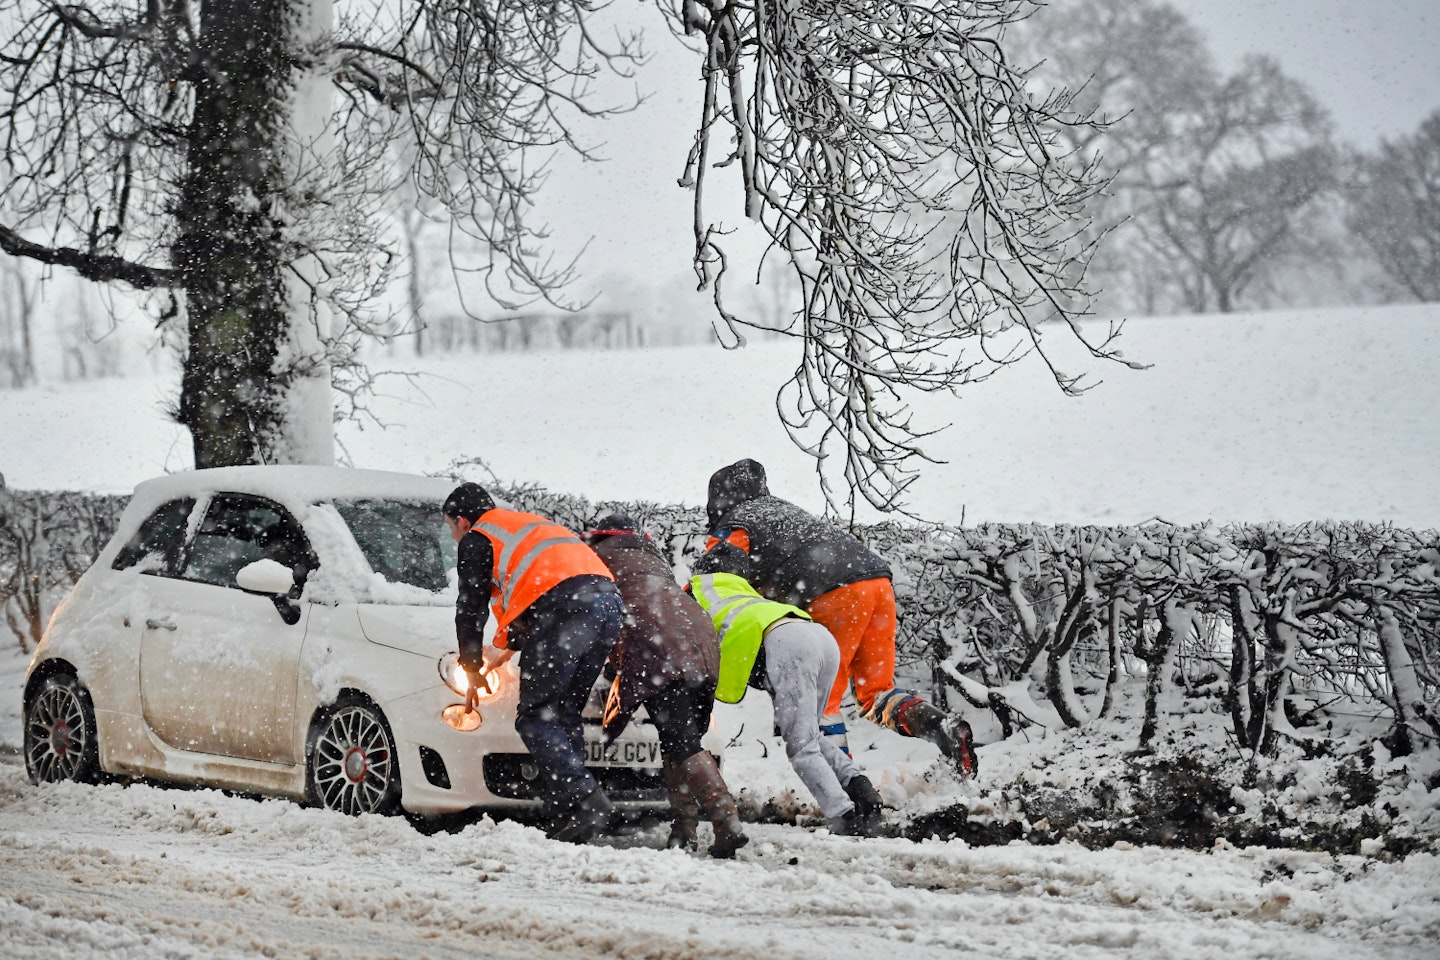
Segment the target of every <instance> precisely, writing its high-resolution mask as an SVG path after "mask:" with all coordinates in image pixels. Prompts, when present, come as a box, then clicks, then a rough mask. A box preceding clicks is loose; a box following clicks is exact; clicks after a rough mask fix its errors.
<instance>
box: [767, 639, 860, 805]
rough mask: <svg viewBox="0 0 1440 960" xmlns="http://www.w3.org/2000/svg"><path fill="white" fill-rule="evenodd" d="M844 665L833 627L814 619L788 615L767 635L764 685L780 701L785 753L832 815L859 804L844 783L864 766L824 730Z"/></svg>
mask: <svg viewBox="0 0 1440 960" xmlns="http://www.w3.org/2000/svg"><path fill="white" fill-rule="evenodd" d="M839 669H840V647H839V646H838V645H837V644H836V643H835V638H834V637H833V636H831V634H830V631H829V630H826V629H825V628H824V627H822V626H820V624H818V623H812V622H810V621H809V620H783V621H781V622H780V623H778V624H776V625H775V626H773V627H771V628H770V632H769V633H768V634H766V635H765V675H766V676H765V681H766V682H765V686H766V689H767V690H769V691H770V696H771V697H772V698H773V700H774V701H775V725H776V726H778V727H779V728H780V735H781V736H782V737H784V738H785V754H786V756H788V757H789V758H790V765H791V766H792V767H794V768H795V772H796V773H797V774H798V775H799V777H800V781H801V782H802V783H804V784H805V786H806V788H807V789H808V790H809V791H810V793H811V795H812V796H814V797H815V802H816V803H818V804H819V805H820V812H821V813H823V814H824V815H825V816H826V817H827V818H829V817H839V816H843V815H845V814H847V813H849V812H850V811H851V810H852V809H853V808H854V806H855V805H854V804H853V803H851V801H850V798H849V797H848V796H846V794H845V787H844V784H847V783H849V782H850V780H851V778H852V777H855V776H857V775H859V773H860V768H859V767H857V766H856V765H855V761H853V760H851V759H850V758H849V757H848V756H846V755H845V751H843V750H841V749H840V748H839V747H837V746H836V745H835V744H834V743H832V742H831V741H830V740H829V739H828V738H826V737H823V736H821V734H820V717H821V715H823V714H824V713H825V702H826V700H828V699H829V697H830V687H831V686H832V685H833V684H834V683H835V674H836V672H837V671H839Z"/></svg>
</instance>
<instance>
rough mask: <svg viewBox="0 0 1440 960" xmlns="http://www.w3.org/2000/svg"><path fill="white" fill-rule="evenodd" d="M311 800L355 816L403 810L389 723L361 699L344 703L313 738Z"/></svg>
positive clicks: (325, 718) (325, 716) (331, 711)
mask: <svg viewBox="0 0 1440 960" xmlns="http://www.w3.org/2000/svg"><path fill="white" fill-rule="evenodd" d="M308 776H309V781H310V799H311V801H312V802H314V803H315V804H316V805H317V806H321V807H324V808H325V809H327V810H338V811H339V812H341V813H344V814H348V815H351V816H354V815H355V814H360V813H381V814H389V813H394V812H395V810H396V809H397V808H398V807H399V805H400V764H399V762H398V760H397V759H396V757H395V738H394V736H392V735H391V733H390V727H389V725H388V724H387V723H386V722H385V717H384V715H383V714H381V713H380V711H379V710H377V709H376V708H375V707H373V706H371V705H370V704H368V703H365V702H363V701H361V700H359V699H349V700H341V701H340V702H339V703H337V704H336V705H335V706H334V707H332V708H330V709H329V710H328V711H326V712H325V713H324V714H323V715H322V716H321V717H320V718H319V719H318V720H317V721H316V723H315V726H314V728H313V729H312V730H311V733H310V750H309V770H308Z"/></svg>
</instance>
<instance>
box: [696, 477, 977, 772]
mask: <svg viewBox="0 0 1440 960" xmlns="http://www.w3.org/2000/svg"><path fill="white" fill-rule="evenodd" d="M706 510H707V512H708V521H709V527H710V536H709V538H708V540H707V542H706V544H705V550H706V552H705V553H704V554H703V555H702V556H701V557H700V558H699V559H698V560H697V561H696V563H695V566H694V569H693V571H692V572H693V573H696V574H703V573H721V572H723V573H733V574H736V575H737V576H740V577H743V578H745V579H746V580H748V581H749V582H750V583H751V584H753V585H754V587H755V589H756V590H758V591H759V592H760V593H761V595H763V596H764V597H766V598H767V599H770V600H778V601H780V602H782V603H788V604H792V605H793V606H797V607H801V608H802V609H804V610H805V611H806V612H807V613H809V614H810V616H811V617H813V618H814V619H815V622H816V623H819V624H821V625H823V626H824V627H825V628H826V629H827V630H829V631H830V633H831V634H833V635H834V637H835V640H836V642H837V644H838V645H839V647H840V671H839V673H838V675H837V676H836V677H835V685H834V687H833V688H832V689H831V691H830V699H829V701H828V703H827V704H826V708H825V716H824V717H823V718H822V724H821V727H820V729H821V732H822V733H824V734H825V735H826V736H827V737H829V738H831V740H832V742H834V743H836V744H837V745H838V746H840V747H841V749H843V750H845V751H846V752H847V753H848V752H849V743H848V737H847V732H846V729H845V719H844V715H843V714H841V712H840V702H841V700H842V699H843V698H844V696H845V691H846V689H847V688H848V687H849V686H850V685H851V684H852V683H853V684H854V687H855V699H856V700H857V701H858V702H859V704H860V709H861V711H862V712H863V715H864V716H865V718H866V719H868V720H871V721H873V722H875V723H878V724H881V725H882V726H886V727H889V728H890V729H892V730H894V731H896V732H897V733H900V734H901V735H903V736H907V737H920V738H923V739H925V740H929V741H931V742H932V743H934V744H935V745H936V746H938V747H939V748H940V751H941V753H943V754H944V755H945V756H946V757H947V758H949V760H950V761H951V763H953V764H954V766H955V769H956V771H957V772H958V773H959V774H960V776H961V777H970V776H973V775H974V774H975V771H976V764H977V761H976V757H975V752H974V748H973V744H972V743H971V736H970V725H969V724H968V723H966V722H965V721H964V720H962V719H960V718H959V717H955V716H950V715H949V714H947V713H945V712H944V711H942V710H940V709H939V708H938V707H936V706H935V705H934V704H932V703H930V702H929V701H928V700H926V699H924V698H923V697H920V696H918V695H916V694H915V693H913V692H911V691H909V690H903V689H899V688H897V687H896V686H895V631H896V628H897V626H898V620H897V617H896V610H895V590H894V588H893V587H892V586H891V583H890V566H889V564H887V563H886V562H885V561H884V559H883V558H881V557H880V556H878V555H876V554H875V553H874V552H872V551H871V550H869V549H867V548H866V547H865V545H864V544H862V543H861V542H860V541H859V540H857V539H855V538H854V537H852V536H851V535H850V534H848V533H846V532H845V531H844V530H841V529H839V528H838V527H836V526H834V525H833V524H829V523H826V522H825V521H823V520H821V519H819V518H818V517H815V516H812V515H811V514H809V513H807V512H806V511H804V510H802V509H801V508H800V507H797V506H796V505H795V504H793V503H790V502H789V501H787V500H781V499H780V498H779V497H774V496H771V495H770V489H769V486H768V485H767V484H766V481H765V468H764V467H763V466H761V465H760V464H759V463H758V462H756V461H754V460H740V461H737V462H735V463H732V464H730V465H729V466H728V467H722V468H721V469H719V470H717V471H715V473H714V474H713V475H712V476H711V477H710V489H709V499H708V502H707V503H706Z"/></svg>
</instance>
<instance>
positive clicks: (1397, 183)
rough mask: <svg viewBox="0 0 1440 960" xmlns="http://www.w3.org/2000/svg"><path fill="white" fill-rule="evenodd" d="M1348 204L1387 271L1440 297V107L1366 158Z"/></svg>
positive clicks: (1412, 292)
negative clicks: (1411, 131)
mask: <svg viewBox="0 0 1440 960" xmlns="http://www.w3.org/2000/svg"><path fill="white" fill-rule="evenodd" d="M1348 205H1349V213H1348V216H1347V222H1348V223H1349V225H1350V228H1351V230H1353V231H1354V232H1355V233H1356V234H1357V235H1358V236H1359V237H1360V238H1361V239H1362V240H1364V241H1365V243H1366V244H1367V245H1368V246H1369V247H1370V249H1371V250H1372V251H1374V253H1375V257H1376V260H1377V261H1378V263H1379V265H1380V268H1381V269H1382V270H1384V272H1385V275H1386V276H1387V277H1388V278H1389V279H1390V280H1391V281H1392V282H1393V283H1394V284H1395V285H1396V286H1398V287H1399V288H1400V289H1401V290H1403V291H1404V293H1405V294H1406V295H1408V296H1410V297H1413V298H1415V299H1416V300H1419V301H1421V302H1423V303H1434V302H1436V301H1440V110H1437V111H1436V112H1435V113H1432V114H1430V116H1428V117H1426V118H1425V120H1424V121H1423V122H1421V124H1420V128H1419V129H1418V130H1417V131H1416V132H1415V133H1414V134H1413V135H1411V136H1408V137H1399V138H1397V139H1396V140H1393V141H1388V140H1387V141H1383V142H1382V143H1381V144H1380V148H1379V150H1378V151H1377V152H1376V153H1375V154H1373V155H1369V156H1365V157H1362V158H1361V160H1360V166H1359V176H1358V178H1357V182H1356V184H1355V187H1354V188H1353V189H1352V190H1351V191H1350V192H1349V195H1348Z"/></svg>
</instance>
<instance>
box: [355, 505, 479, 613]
mask: <svg viewBox="0 0 1440 960" xmlns="http://www.w3.org/2000/svg"><path fill="white" fill-rule="evenodd" d="M335 509H336V511H337V512H338V513H339V514H340V516H341V517H342V518H343V519H344V520H345V523H346V525H348V526H349V527H350V532H351V533H352V534H353V535H354V537H355V542H356V543H358V544H359V545H360V550H361V552H362V553H364V554H365V559H366V560H367V561H368V562H369V564H370V569H371V570H374V571H375V572H376V573H378V574H380V576H382V577H384V578H385V579H386V580H388V581H390V582H391V583H403V584H408V585H410V586H413V587H419V588H421V589H422V590H430V591H433V592H439V591H441V590H444V589H445V588H446V586H447V585H448V580H447V577H446V571H448V570H450V569H452V568H454V566H455V542H454V541H453V540H452V539H451V538H450V532H449V531H448V530H447V529H446V528H445V524H444V523H442V522H441V521H440V504H438V503H428V502H423V501H404V500H336V501H335Z"/></svg>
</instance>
